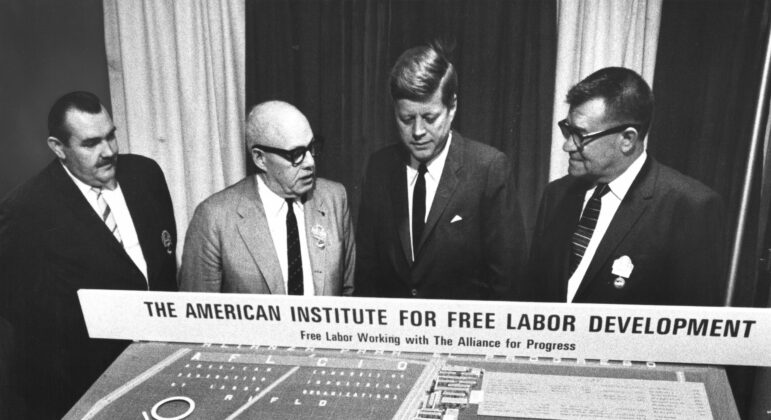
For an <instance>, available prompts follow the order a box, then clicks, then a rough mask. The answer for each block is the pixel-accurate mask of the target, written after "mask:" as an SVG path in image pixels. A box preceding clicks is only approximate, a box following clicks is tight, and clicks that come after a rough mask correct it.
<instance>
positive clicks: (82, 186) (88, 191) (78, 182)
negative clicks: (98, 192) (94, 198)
mask: <svg viewBox="0 0 771 420" xmlns="http://www.w3.org/2000/svg"><path fill="white" fill-rule="evenodd" d="M59 163H61V165H62V168H64V172H66V173H67V175H69V176H70V179H72V182H74V183H75V186H76V187H78V189H79V190H80V192H81V193H83V195H87V194H93V193H92V192H91V188H94V187H92V186H90V185H88V184H86V183H85V182H83V181H81V180H80V179H78V178H77V177H76V176H75V175H73V174H72V172H70V170H69V168H67V165H65V164H64V163H62V162H61V161H59ZM115 185H116V186H115V189H114V190H113V191H117V190H118V188H119V187H120V184H118V183H117V182H116V184H115ZM96 188H100V187H96ZM100 189H102V190H103V191H105V192H108V191H110V190H109V189H107V188H100Z"/></svg>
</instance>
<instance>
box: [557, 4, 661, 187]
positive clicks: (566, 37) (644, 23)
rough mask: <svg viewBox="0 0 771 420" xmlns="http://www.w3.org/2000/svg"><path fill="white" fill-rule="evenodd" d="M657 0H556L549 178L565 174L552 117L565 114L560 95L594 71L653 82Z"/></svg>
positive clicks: (658, 13)
mask: <svg viewBox="0 0 771 420" xmlns="http://www.w3.org/2000/svg"><path fill="white" fill-rule="evenodd" d="M661 7H662V0H627V1H616V0H560V1H559V6H558V9H559V10H558V19H557V20H558V24H557V26H558V31H559V41H558V42H557V69H556V74H557V77H556V80H555V88H554V91H555V95H554V118H553V121H552V123H553V125H552V127H553V128H552V135H551V138H552V143H551V165H550V169H549V180H554V179H557V178H560V177H562V176H564V175H566V174H567V167H568V155H567V153H565V152H564V151H562V144H563V142H564V139H563V137H562V134H561V133H560V130H559V129H558V128H557V121H559V120H561V119H563V118H565V116H566V115H567V113H568V108H569V107H568V105H567V104H566V103H565V94H567V92H568V90H569V89H570V87H572V86H573V85H574V84H576V83H578V82H579V81H580V80H581V79H583V78H585V77H586V76H588V75H590V74H591V73H593V72H594V71H596V70H599V69H601V68H603V67H609V66H620V67H626V68H629V69H632V70H634V71H636V72H638V73H640V74H641V75H642V76H643V78H644V79H645V80H646V81H647V82H648V83H649V84H650V85H651V86H653V74H654V71H653V70H654V67H655V64H656V49H657V46H658V37H659V26H660V24H661Z"/></svg>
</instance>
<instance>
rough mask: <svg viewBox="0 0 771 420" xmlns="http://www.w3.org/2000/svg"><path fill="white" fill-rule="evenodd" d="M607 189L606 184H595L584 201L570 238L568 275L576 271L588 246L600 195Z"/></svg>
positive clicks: (595, 224) (597, 216)
mask: <svg viewBox="0 0 771 420" xmlns="http://www.w3.org/2000/svg"><path fill="white" fill-rule="evenodd" d="M608 191H610V188H609V187H608V184H597V187H595V189H594V194H592V197H591V198H590V199H589V202H588V203H586V207H585V208H584V212H583V214H581V220H579V221H578V226H576V231H575V232H573V237H572V238H571V244H572V247H571V253H570V274H568V277H569V276H572V275H573V272H574V271H576V268H578V264H579V263H580V262H581V259H582V258H583V257H584V252H586V247H587V246H589V240H591V239H592V233H594V228H595V226H597V219H598V218H599V217H600V209H601V207H602V196H603V195H605V194H607V192H608Z"/></svg>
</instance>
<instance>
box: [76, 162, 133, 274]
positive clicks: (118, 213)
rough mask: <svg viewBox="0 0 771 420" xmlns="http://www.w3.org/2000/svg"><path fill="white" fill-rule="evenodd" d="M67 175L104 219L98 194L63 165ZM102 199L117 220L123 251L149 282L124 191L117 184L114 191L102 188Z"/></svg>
mask: <svg viewBox="0 0 771 420" xmlns="http://www.w3.org/2000/svg"><path fill="white" fill-rule="evenodd" d="M62 167H63V168H64V171H65V172H67V175H69V176H70V178H72V181H73V182H75V185H76V186H77V187H78V189H79V190H80V192H81V193H82V194H83V197H85V198H86V201H88V204H90V205H91V208H93V209H94V212H96V214H97V216H99V218H100V219H101V218H102V213H101V212H100V211H99V203H97V201H96V193H95V192H93V191H92V190H91V186H90V185H88V184H86V183H85V182H83V181H81V180H79V179H78V178H76V177H75V176H74V175H73V174H72V172H70V170H69V169H67V167H66V166H64V165H62ZM102 197H104V201H106V202H107V205H108V206H110V211H111V212H112V216H113V218H114V219H115V224H117V225H118V232H120V237H121V240H122V241H123V249H124V250H126V253H127V254H128V256H129V258H131V261H133V262H134V265H136V266H137V268H139V271H141V272H142V275H143V276H145V281H147V262H146V261H145V256H144V254H143V253H142V246H141V245H140V244H139V237H138V236H137V231H136V229H135V228H134V221H133V220H132V219H131V213H130V212H129V209H128V205H127V204H126V198H125V197H123V190H121V189H120V184H117V187H115V189H114V190H109V189H107V188H102Z"/></svg>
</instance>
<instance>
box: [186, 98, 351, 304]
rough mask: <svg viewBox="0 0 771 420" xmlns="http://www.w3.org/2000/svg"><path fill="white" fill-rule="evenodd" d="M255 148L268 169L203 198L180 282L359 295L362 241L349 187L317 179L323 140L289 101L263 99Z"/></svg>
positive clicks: (249, 127) (259, 163) (256, 158)
mask: <svg viewBox="0 0 771 420" xmlns="http://www.w3.org/2000/svg"><path fill="white" fill-rule="evenodd" d="M246 143H247V144H246V145H247V147H248V149H249V151H250V152H251V155H252V160H253V162H254V164H255V166H256V167H257V170H258V173H257V174H256V175H253V176H247V177H246V178H244V179H243V180H241V181H239V182H238V183H236V184H235V185H232V186H230V187H228V188H226V189H225V190H223V191H220V192H218V193H216V194H214V195H213V196H211V197H209V198H208V199H206V200H205V201H204V202H203V203H201V204H200V205H199V206H198V208H197V209H196V211H195V215H194V216H193V220H192V221H191V222H190V226H189V227H188V231H187V236H186V238H185V247H184V251H183V253H182V268H181V271H180V278H179V281H180V289H181V290H191V291H205V292H232V293H271V294H290V295H334V296H340V295H351V294H352V293H353V269H354V261H355V258H356V245H355V242H354V236H353V224H352V222H351V216H350V211H349V207H348V198H347V195H346V192H345V188H344V187H343V186H342V185H341V184H338V183H336V182H332V181H328V180H326V179H322V178H318V177H317V176H316V166H315V165H316V163H315V160H314V158H316V157H317V156H318V155H319V154H320V153H321V146H322V143H321V140H320V139H317V138H315V137H314V135H313V131H312V130H311V127H310V124H309V123H308V120H307V119H306V118H305V116H304V115H303V114H302V113H301V112H300V111H299V110H298V109H297V108H295V107H294V106H292V105H290V104H288V103H286V102H280V101H269V102H264V103H261V104H259V105H256V106H255V107H254V108H252V110H251V111H250V112H249V115H248V117H247V121H246Z"/></svg>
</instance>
